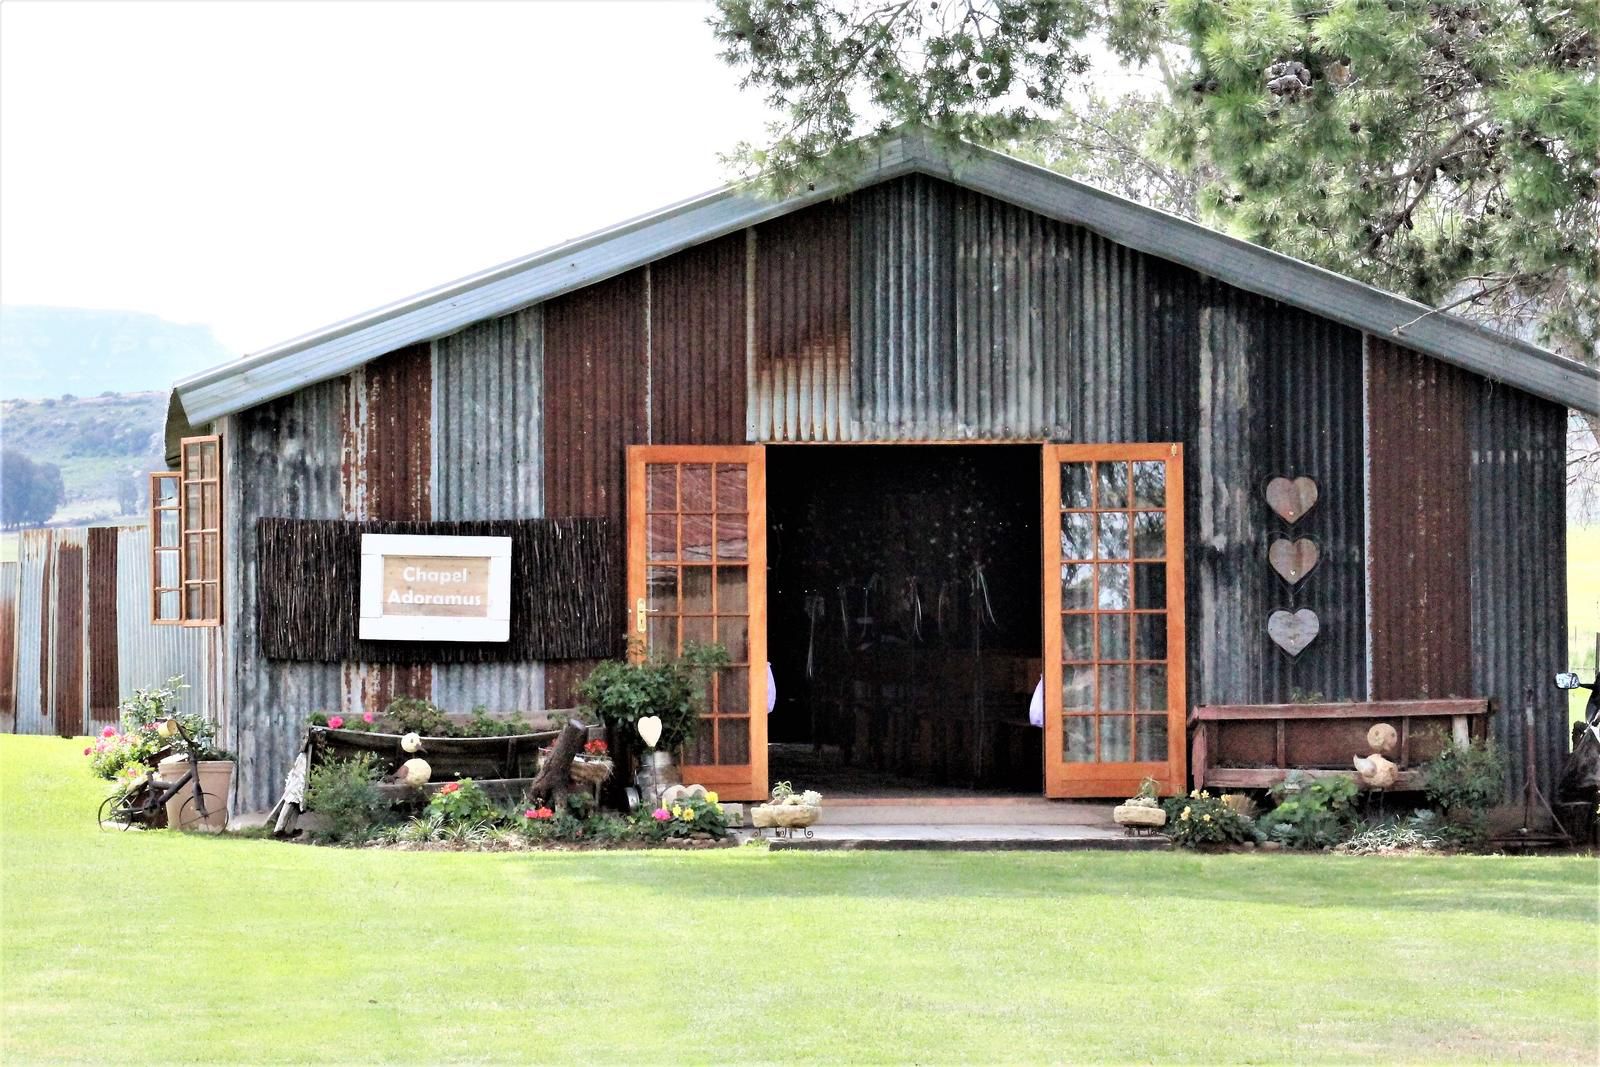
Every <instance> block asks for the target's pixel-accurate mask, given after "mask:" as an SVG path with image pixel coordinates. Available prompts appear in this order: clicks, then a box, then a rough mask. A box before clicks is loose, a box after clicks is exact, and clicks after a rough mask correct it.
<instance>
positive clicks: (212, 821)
mask: <svg viewBox="0 0 1600 1067" xmlns="http://www.w3.org/2000/svg"><path fill="white" fill-rule="evenodd" d="M188 770H189V761H188V760H187V759H185V758H184V757H182V756H168V757H167V758H166V759H164V760H162V761H161V764H160V766H159V767H158V768H157V774H158V776H159V777H160V778H161V780H162V781H165V782H176V781H178V780H179V779H180V778H182V777H183V776H184V774H185V773H187V772H188ZM232 787H233V761H232V760H226V759H217V760H201V761H200V791H201V792H203V793H205V794H206V817H205V818H204V819H201V818H199V816H198V814H196V813H195V804H194V783H193V782H190V783H188V784H187V785H185V786H184V787H183V788H182V789H180V790H178V792H177V794H176V795H175V796H173V798H172V799H171V800H169V801H167V825H168V826H169V827H172V828H173V829H179V828H180V827H181V828H182V829H186V830H206V831H210V832H212V833H217V832H220V831H223V830H226V829H227V828H228V796H229V793H230V791H231V789H232ZM213 797H215V798H216V799H217V803H216V804H215V805H213V804H212V802H211V801H212V798H213ZM185 804H188V805H189V810H188V811H185V810H184V805H185ZM185 821H187V822H188V824H189V825H187V826H185V825H184V823H185Z"/></svg>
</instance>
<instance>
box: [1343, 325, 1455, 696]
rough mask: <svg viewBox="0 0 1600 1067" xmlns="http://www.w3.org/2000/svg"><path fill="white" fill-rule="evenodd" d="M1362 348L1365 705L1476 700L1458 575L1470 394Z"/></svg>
mask: <svg viewBox="0 0 1600 1067" xmlns="http://www.w3.org/2000/svg"><path fill="white" fill-rule="evenodd" d="M1367 345H1368V349H1367V366H1368V374H1369V376H1370V381H1369V383H1368V396H1367V432H1368V438H1369V445H1368V447H1369V451H1370V459H1369V478H1370V485H1369V490H1368V491H1369V494H1370V499H1371V505H1370V506H1371V515H1370V517H1369V535H1368V536H1369V545H1368V552H1369V554H1370V563H1369V566H1370V568H1371V583H1372V604H1371V608H1370V615H1371V620H1372V621H1371V634H1370V640H1371V645H1372V693H1373V698H1374V699H1377V700H1401V699H1408V698H1425V697H1436V698H1442V697H1467V696H1478V695H1480V694H1477V693H1473V692H1470V690H1471V688H1472V638H1471V630H1472V606H1471V604H1472V602H1471V598H1470V584H1469V583H1470V578H1469V570H1468V566H1467V558H1468V543H1469V539H1470V517H1469V516H1470V507H1471V501H1470V498H1469V496H1468V492H1467V487H1468V466H1469V464H1468V459H1469V456H1468V442H1467V423H1468V419H1469V417H1470V415H1471V411H1472V408H1473V406H1474V403H1475V400H1476V396H1475V393H1476V389H1475V383H1474V381H1473V379H1472V377H1471V375H1469V374H1467V372H1466V371H1463V370H1459V369H1457V368H1455V367H1451V366H1449V365H1447V364H1444V363H1441V362H1440V361H1438V360H1436V359H1430V358H1429V357H1427V356H1422V355H1418V354H1417V353H1415V352H1411V351H1409V350H1407V349H1404V348H1400V347H1398V346H1396V345H1393V344H1390V343H1389V342H1387V341H1385V340H1383V339H1381V338H1375V337H1374V338H1369V340H1368V342H1367Z"/></svg>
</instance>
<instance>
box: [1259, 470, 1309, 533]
mask: <svg viewBox="0 0 1600 1067" xmlns="http://www.w3.org/2000/svg"><path fill="white" fill-rule="evenodd" d="M1266 495H1267V506H1268V507H1270V508H1271V509H1272V510H1273V511H1274V512H1276V513H1277V515H1278V517H1279V518H1280V519H1282V520H1283V521H1284V522H1286V523H1288V524H1289V525H1291V526H1292V525H1294V524H1295V523H1297V522H1299V521H1300V520H1301V519H1303V518H1305V517H1306V513H1307V512H1309V511H1310V510H1311V509H1312V508H1314V507H1316V506H1317V483H1316V482H1314V481H1312V480H1311V479H1310V478H1307V477H1305V476H1304V475H1301V476H1300V477H1298V478H1296V479H1294V480H1293V481H1290V480H1289V479H1288V478H1274V479H1272V481H1270V482H1268V483H1267V493H1266Z"/></svg>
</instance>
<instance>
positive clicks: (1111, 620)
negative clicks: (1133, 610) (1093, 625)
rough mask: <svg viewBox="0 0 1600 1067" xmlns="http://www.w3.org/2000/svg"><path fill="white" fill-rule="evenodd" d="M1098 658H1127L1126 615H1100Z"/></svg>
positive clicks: (1128, 619) (1128, 617)
mask: <svg viewBox="0 0 1600 1067" xmlns="http://www.w3.org/2000/svg"><path fill="white" fill-rule="evenodd" d="M1099 618H1100V653H1099V657H1098V658H1099V659H1127V658H1128V624H1129V622H1130V621H1131V619H1132V617H1131V616H1128V615H1101V616H1100V617H1099Z"/></svg>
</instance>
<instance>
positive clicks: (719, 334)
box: [647, 233, 749, 445]
mask: <svg viewBox="0 0 1600 1067" xmlns="http://www.w3.org/2000/svg"><path fill="white" fill-rule="evenodd" d="M747 244H748V242H747V240H746V237H745V235H744V234H743V233H735V234H730V235H729V236H727V237H723V238H721V239H720V240H716V241H712V242H711V243H709V244H705V245H700V246H698V247H696V248H691V249H689V250H688V251H687V252H682V253H680V254H678V255H676V256H672V257H670V258H668V259H664V260H662V261H661V262H659V263H653V264H651V266H650V297H649V299H650V336H649V345H648V348H649V355H648V359H649V381H648V383H647V388H648V391H649V395H650V420H649V422H650V425H649V432H650V438H651V439H652V440H655V441H671V442H673V443H675V444H682V445H702V444H730V443H734V442H738V441H742V440H744V434H745V424H744V401H745V353H746V351H747V349H748V339H747V338H748V332H749V328H748V323H747V322H746V319H745V269H746V266H747V264H748V261H749V256H748V254H747V247H746V246H747Z"/></svg>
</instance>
